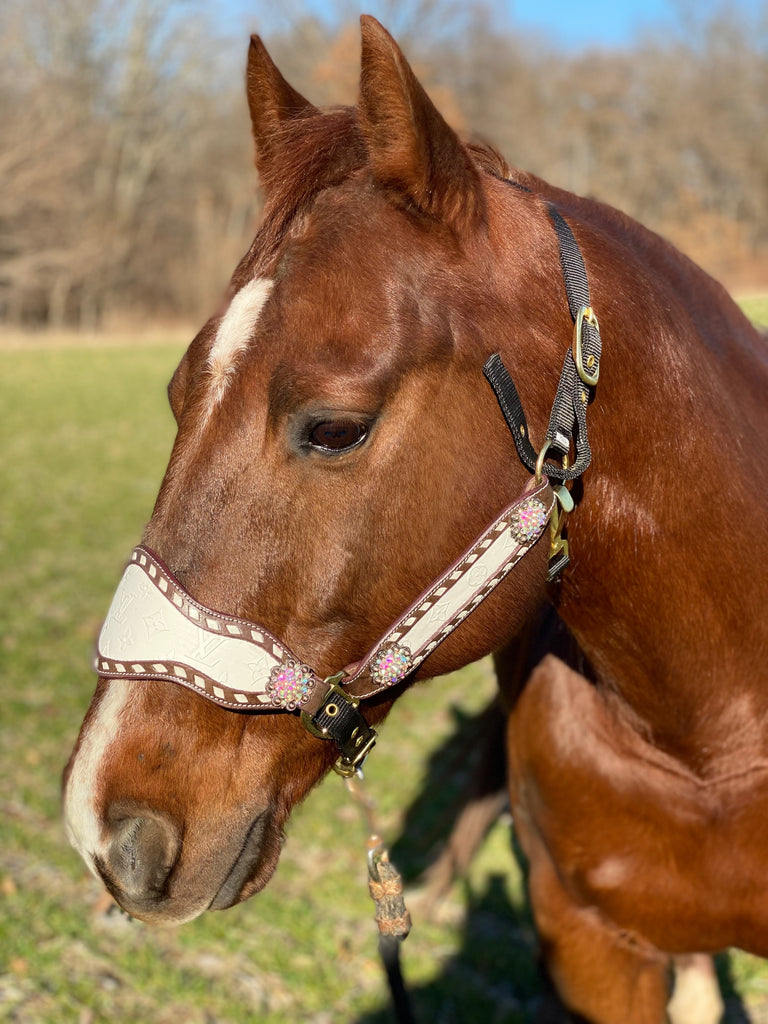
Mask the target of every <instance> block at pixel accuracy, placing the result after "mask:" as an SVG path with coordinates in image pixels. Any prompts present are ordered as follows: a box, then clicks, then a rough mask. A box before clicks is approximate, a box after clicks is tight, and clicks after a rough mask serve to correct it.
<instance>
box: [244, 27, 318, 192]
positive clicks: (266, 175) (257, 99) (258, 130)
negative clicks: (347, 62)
mask: <svg viewBox="0 0 768 1024" xmlns="http://www.w3.org/2000/svg"><path fill="white" fill-rule="evenodd" d="M246 92H247V95H248V109H249V110H250V112H251V129H252V131H253V141H254V143H255V146H256V169H257V170H258V172H259V177H260V178H261V181H262V184H263V185H264V187H265V188H267V189H268V188H269V184H270V180H271V178H273V177H274V176H275V173H276V172H277V173H279V170H278V168H276V167H275V166H274V165H275V163H276V162H277V161H278V159H279V155H280V150H281V146H280V140H281V137H282V133H281V128H282V127H283V126H284V125H285V122H287V121H294V120H296V119H298V118H301V117H308V116H309V115H311V114H315V113H317V108H316V107H314V106H313V105H312V104H311V103H310V102H309V100H306V99H304V97H303V96H302V95H301V93H300V92H297V91H296V90H295V89H294V88H293V86H292V85H289V84H288V82H286V80H285V79H284V78H283V76H282V75H281V74H280V72H279V71H278V69H277V65H276V64H275V62H274V61H273V60H272V58H271V57H270V56H269V54H268V53H267V49H266V47H265V46H264V43H262V41H261V39H260V38H259V37H258V36H251V45H250V49H249V50H248V71H247V73H246Z"/></svg>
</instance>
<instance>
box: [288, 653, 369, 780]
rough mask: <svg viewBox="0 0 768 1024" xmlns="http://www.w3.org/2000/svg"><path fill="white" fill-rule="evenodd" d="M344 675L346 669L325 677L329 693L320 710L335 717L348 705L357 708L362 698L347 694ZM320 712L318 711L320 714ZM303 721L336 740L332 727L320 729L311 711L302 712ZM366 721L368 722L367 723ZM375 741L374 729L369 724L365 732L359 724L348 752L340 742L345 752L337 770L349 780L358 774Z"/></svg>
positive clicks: (312, 730)
mask: <svg viewBox="0 0 768 1024" xmlns="http://www.w3.org/2000/svg"><path fill="white" fill-rule="evenodd" d="M344 675H345V673H344V672H337V673H336V674H335V675H333V676H328V678H327V679H325V680H324V682H325V684H326V686H327V687H328V693H327V694H326V696H325V699H324V701H323V704H322V707H321V708H320V711H323V712H324V713H325V714H326V715H327V716H328V717H329V718H335V717H336V715H338V714H339V711H340V710H341V707H342V705H344V704H346V705H348V706H349V707H352V708H357V707H358V706H359V704H360V698H359V697H354V696H353V695H352V694H351V693H347V691H346V690H345V689H343V687H342V686H341V685H340V683H341V680H342V679H343V678H344ZM319 713H320V712H319V711H318V712H317V714H319ZM301 722H302V724H303V726H304V728H305V729H306V730H307V731H308V732H310V733H312V735H313V736H317V737H318V739H321V740H334V741H335V737H334V736H332V735H331V732H330V730H329V729H322V728H320V727H319V726H318V725H317V724H316V722H315V718H314V716H313V715H310V714H309V713H308V712H307V711H302V712H301ZM363 724H364V725H365V723H363ZM375 743H376V731H375V730H374V729H371V727H370V726H366V732H362V731H361V729H360V726H359V725H356V726H355V727H354V729H353V730H352V732H351V733H350V735H349V738H348V739H347V740H346V742H345V746H346V747H347V750H346V752H345V751H342V750H341V746H340V744H339V743H337V745H338V746H339V750H340V751H341V752H340V755H339V757H338V759H337V761H336V762H335V764H334V765H333V770H334V771H335V772H336V774H337V775H341V777H342V778H344V779H349V778H351V777H352V776H353V775H356V774H357V773H358V772H359V771H360V769H361V768H362V766H363V762H364V761H365V759H366V757H367V756H368V754H370V752H371V750H372V749H373V746H374V744H375ZM350 744H351V746H352V749H351V751H350V750H349V745H350Z"/></svg>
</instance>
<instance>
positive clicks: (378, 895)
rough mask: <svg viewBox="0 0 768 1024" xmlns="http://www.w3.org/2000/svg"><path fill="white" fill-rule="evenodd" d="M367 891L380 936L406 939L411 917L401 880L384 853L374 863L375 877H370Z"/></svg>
mask: <svg viewBox="0 0 768 1024" xmlns="http://www.w3.org/2000/svg"><path fill="white" fill-rule="evenodd" d="M368 891H369V892H370V894H371V898H372V899H373V902H374V903H375V905H376V924H377V925H378V927H379V932H380V934H381V935H391V936H393V937H395V938H397V939H404V938H406V936H407V935H408V933H409V932H410V930H411V915H410V914H409V913H408V911H407V909H406V906H405V900H404V899H403V880H402V878H401V877H400V872H399V871H398V870H397V868H396V867H395V865H394V864H392V863H391V862H390V860H389V858H388V857H387V856H386V853H385V854H384V855H383V856H382V857H381V858H380V859H379V860H378V861H377V862H376V877H374V875H373V874H371V875H370V877H369V879H368Z"/></svg>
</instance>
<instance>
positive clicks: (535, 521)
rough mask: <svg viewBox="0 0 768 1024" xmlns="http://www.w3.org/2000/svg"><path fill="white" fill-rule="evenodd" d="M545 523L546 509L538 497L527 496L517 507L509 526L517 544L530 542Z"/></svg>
mask: <svg viewBox="0 0 768 1024" xmlns="http://www.w3.org/2000/svg"><path fill="white" fill-rule="evenodd" d="M546 523H547V510H546V508H545V507H544V505H543V504H542V503H541V502H540V501H539V500H538V498H529V499H528V500H527V501H524V502H523V503H522V505H520V507H519V508H518V509H517V511H516V513H515V515H514V518H513V519H512V520H511V521H510V524H509V528H510V532H511V533H512V536H513V537H514V538H515V540H516V541H517V542H518V544H531V543H532V542H533V541H534V540H536V538H537V537H538V536H539V534H540V533H541V531H542V530H543V529H544V527H545V525H546Z"/></svg>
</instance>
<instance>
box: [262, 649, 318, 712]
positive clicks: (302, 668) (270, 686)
mask: <svg viewBox="0 0 768 1024" xmlns="http://www.w3.org/2000/svg"><path fill="white" fill-rule="evenodd" d="M314 688H315V680H314V678H313V676H312V670H311V669H310V668H309V667H308V666H307V665H302V664H301V662H298V661H293V660H292V659H291V658H288V659H286V660H285V661H282V662H281V663H280V664H279V665H275V667H274V668H273V669H272V672H271V673H270V676H269V682H268V683H267V692H268V693H269V696H270V700H271V701H272V704H273V705H274V706H275V707H276V708H284V709H285V710H286V711H295V710H296V708H297V707H300V706H301V705H302V704H306V703H307V701H308V700H309V697H310V694H311V693H312V690H313V689H314Z"/></svg>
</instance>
